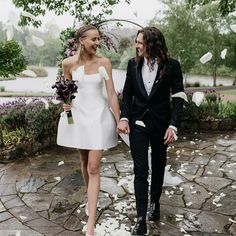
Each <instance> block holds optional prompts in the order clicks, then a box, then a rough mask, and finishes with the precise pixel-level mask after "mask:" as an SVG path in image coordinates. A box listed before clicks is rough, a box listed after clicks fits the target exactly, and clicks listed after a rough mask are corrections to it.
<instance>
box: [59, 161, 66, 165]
mask: <svg viewBox="0 0 236 236" xmlns="http://www.w3.org/2000/svg"><path fill="white" fill-rule="evenodd" d="M64 164H65V163H64V161H60V162H58V164H57V165H58V166H61V165H64Z"/></svg>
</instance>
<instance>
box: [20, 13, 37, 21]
mask: <svg viewBox="0 0 236 236" xmlns="http://www.w3.org/2000/svg"><path fill="white" fill-rule="evenodd" d="M21 15H22V16H25V17H29V18H30V19H32V20H35V18H36V17H35V15H33V14H31V13H29V12H27V11H22V12H21Z"/></svg>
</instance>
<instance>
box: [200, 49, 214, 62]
mask: <svg viewBox="0 0 236 236" xmlns="http://www.w3.org/2000/svg"><path fill="white" fill-rule="evenodd" d="M212 56H213V55H212V53H211V52H207V53H206V54H204V55H203V56H202V57H201V58H200V62H201V63H202V64H206V63H207V62H208V61H210V60H211V58H212Z"/></svg>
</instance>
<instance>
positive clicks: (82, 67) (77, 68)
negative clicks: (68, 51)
mask: <svg viewBox="0 0 236 236" xmlns="http://www.w3.org/2000/svg"><path fill="white" fill-rule="evenodd" d="M80 68H81V69H80ZM79 69H80V70H83V75H85V76H90V75H97V74H100V73H99V72H96V73H92V74H86V73H84V65H82V66H78V67H76V68H75V69H74V70H72V73H73V72H77V71H78V70H79Z"/></svg>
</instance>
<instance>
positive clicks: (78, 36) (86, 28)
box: [76, 25, 97, 43]
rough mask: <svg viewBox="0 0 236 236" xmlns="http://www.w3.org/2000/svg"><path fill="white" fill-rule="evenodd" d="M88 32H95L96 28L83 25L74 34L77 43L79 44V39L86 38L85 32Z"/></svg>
mask: <svg viewBox="0 0 236 236" xmlns="http://www.w3.org/2000/svg"><path fill="white" fill-rule="evenodd" d="M89 30H97V28H96V27H95V26H93V25H84V26H82V27H80V28H79V29H78V30H77V32H76V41H77V43H79V39H81V38H83V37H86V32H87V31H89Z"/></svg>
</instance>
